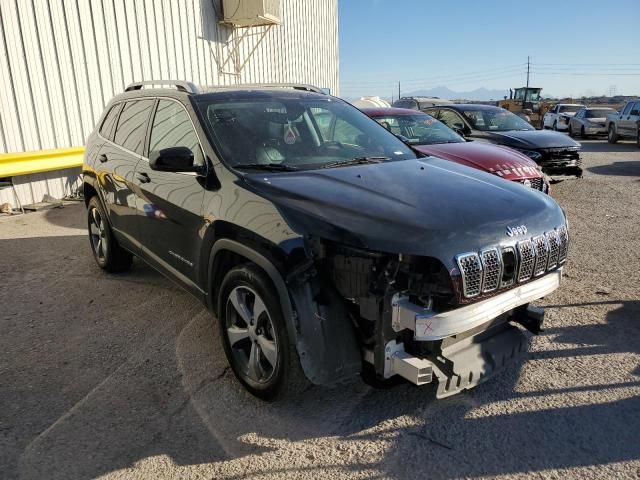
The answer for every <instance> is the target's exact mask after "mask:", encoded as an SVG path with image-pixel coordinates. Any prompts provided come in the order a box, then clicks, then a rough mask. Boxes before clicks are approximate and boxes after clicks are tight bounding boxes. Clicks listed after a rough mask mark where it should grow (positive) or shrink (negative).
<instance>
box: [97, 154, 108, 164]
mask: <svg viewBox="0 0 640 480" xmlns="http://www.w3.org/2000/svg"><path fill="white" fill-rule="evenodd" d="M98 160H100V163H104V162H106V161H107V160H109V159H108V158H107V156H106V155H105V154H104V153H101V154H100V155H98Z"/></svg>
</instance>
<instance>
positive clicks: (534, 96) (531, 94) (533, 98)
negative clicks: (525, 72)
mask: <svg viewBox="0 0 640 480" xmlns="http://www.w3.org/2000/svg"><path fill="white" fill-rule="evenodd" d="M540 90H541V89H540V88H530V89H529V90H526V89H524V88H518V89H516V93H515V96H514V99H515V100H525V98H524V97H525V94H526V96H527V98H526V100H525V101H527V102H537V101H538V100H540Z"/></svg>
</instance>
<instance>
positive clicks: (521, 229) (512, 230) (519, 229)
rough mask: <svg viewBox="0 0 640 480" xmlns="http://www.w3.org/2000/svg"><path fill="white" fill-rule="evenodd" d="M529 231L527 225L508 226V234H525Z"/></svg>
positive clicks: (513, 235)
mask: <svg viewBox="0 0 640 480" xmlns="http://www.w3.org/2000/svg"><path fill="white" fill-rule="evenodd" d="M526 233H527V227H525V226H524V225H518V226H515V227H507V235H509V236H510V237H515V236H516V235H524V234H526Z"/></svg>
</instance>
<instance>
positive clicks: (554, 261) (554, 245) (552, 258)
mask: <svg viewBox="0 0 640 480" xmlns="http://www.w3.org/2000/svg"><path fill="white" fill-rule="evenodd" d="M547 241H548V242H549V263H548V264H547V270H548V269H550V268H554V267H555V266H557V265H558V253H559V251H560V242H559V240H558V232H556V231H555V230H551V231H550V232H548V233H547Z"/></svg>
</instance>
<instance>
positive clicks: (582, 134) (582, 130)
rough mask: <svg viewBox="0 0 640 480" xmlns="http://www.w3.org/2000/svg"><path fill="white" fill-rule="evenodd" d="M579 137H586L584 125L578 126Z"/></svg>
mask: <svg viewBox="0 0 640 480" xmlns="http://www.w3.org/2000/svg"><path fill="white" fill-rule="evenodd" d="M580 138H585V139H586V138H587V134H586V133H585V131H584V126H582V127H580Z"/></svg>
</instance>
